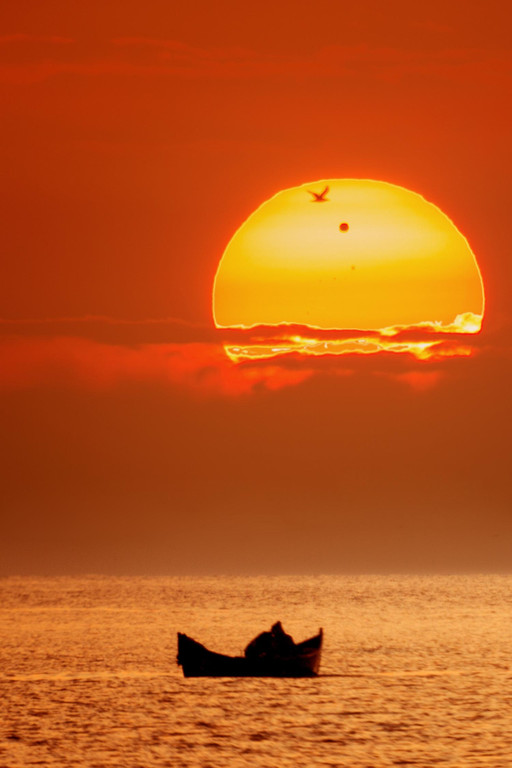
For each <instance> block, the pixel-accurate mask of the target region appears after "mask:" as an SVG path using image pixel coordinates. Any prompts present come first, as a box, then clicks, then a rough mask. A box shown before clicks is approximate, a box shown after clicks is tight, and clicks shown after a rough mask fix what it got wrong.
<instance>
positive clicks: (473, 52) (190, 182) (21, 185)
mask: <svg viewBox="0 0 512 768" xmlns="http://www.w3.org/2000/svg"><path fill="white" fill-rule="evenodd" d="M2 11H3V23H2V28H1V30H0V105H1V110H2V116H3V117H2V121H1V123H0V134H1V137H2V141H1V142H0V152H1V167H2V179H3V184H2V186H1V194H2V201H1V211H2V236H3V243H2V253H3V256H4V258H3V260H2V263H3V265H4V266H3V279H2V281H1V282H0V317H1V318H2V320H1V323H0V334H1V335H0V347H1V355H2V366H1V370H0V388H1V393H2V400H1V402H2V406H1V407H2V423H3V427H4V428H3V457H2V473H3V475H4V477H3V478H1V482H0V486H1V488H2V494H3V496H4V499H3V502H2V509H3V513H2V514H3V517H2V536H1V537H0V573H2V574H9V573H69V572H118V573H153V572H156V573H186V572H192V573H195V572H205V573H221V572H238V571H250V572H264V571H268V572H279V571H281V572H283V571H288V572H290V571H297V572H298V571H308V572H310V571H317V572H322V571H327V572H328V571H345V570H350V571H383V570H387V571H394V570H445V571H446V570H457V569H463V570H468V569H469V570H481V569H485V570H503V569H507V568H509V567H510V561H511V559H510V552H511V551H512V509H511V502H512V498H511V497H512V492H511V484H510V480H509V466H510V447H509V435H510V430H511V426H512V425H511V423H510V422H511V418H510V417H511V409H510V383H509V382H510V376H511V373H512V365H511V362H512V361H511V349H512V344H511V337H510V333H511V329H512V303H511V301H510V294H511V286H512V267H511V265H512V260H511V258H510V253H511V247H512V234H511V229H510V226H509V218H510V216H509V209H510V204H511V194H510V178H512V173H511V171H512V168H511V150H510V103H511V81H512V77H511V75H512V56H511V51H510V31H509V30H510V24H511V22H512V11H509V10H508V8H507V6H506V4H505V3H503V2H501V0H500V2H493V1H492V0H491V2H488V3H486V4H485V8H484V7H483V6H481V5H478V6H477V5H471V4H467V3H463V2H450V0H447V1H445V2H438V1H437V0H436V1H435V2H431V3H429V4H428V8H427V7H420V6H418V7H416V6H414V4H411V3H406V2H395V1H393V0H390V2H389V3H382V2H376V1H375V2H369V1H366V2H365V1H364V0H362V2H359V3H357V4H356V3H352V4H344V3H340V2H338V0H332V2H331V1H330V0H325V1H324V2H321V3H316V4H315V3H312V2H310V1H309V0H308V2H302V0H294V2H293V3H292V2H279V3H270V2H266V1H264V2H260V3H258V4H256V5H254V4H253V5H250V4H249V5H247V4H245V5H244V4H241V3H239V2H233V1H230V2H227V1H226V0H224V1H222V0H221V1H220V2H218V3H216V4H212V3H206V2H204V0H203V1H200V2H193V1H191V2H189V3H184V4H182V5H181V6H180V7H179V8H178V7H177V5H176V4H175V3H169V2H167V1H164V0H162V2H158V1H157V0H148V1H147V2H145V3H139V2H136V3H135V2H130V0H123V2H117V1H116V0H112V1H111V2H109V3H104V2H98V1H97V0H91V1H90V2H88V3H84V4H82V3H75V2H65V1H64V0H48V2H45V3H41V2H38V0H31V1H24V0H16V2H14V1H10V0H7V2H4V3H3V6H2ZM322 178H331V179H332V178H372V179H382V180H384V181H388V182H391V183H393V184H398V185H401V186H403V187H405V188H407V189H411V190H414V191H416V192H418V193H420V194H422V195H423V196H424V197H426V198H427V199H428V200H431V201H432V202H434V203H435V204H436V205H437V206H439V208H441V210H443V211H444V212H445V213H446V214H447V215H448V216H449V217H450V218H451V219H452V220H453V221H454V222H455V223H456V225H457V227H458V228H459V229H460V231H461V232H462V233H463V234H464V235H465V236H466V237H467V239H468V241H469V243H470V245H471V248H472V250H473V251H474V253H475V254H476V257H477V259H478V263H479V266H480V269H481V272H482V276H483V280H484V283H485V294H486V315H485V321H484V328H483V331H482V332H481V334H479V335H478V336H477V337H476V338H475V339H472V341H471V344H472V345H473V354H472V355H470V356H469V357H459V358H457V359H453V358H452V359H450V358H440V359H434V360H432V361H428V362H425V361H418V360H414V359H412V358H410V357H409V356H407V355H402V356H399V357H397V356H396V355H393V354H391V353H382V354H379V355H375V356H370V357H365V358H364V359H363V358H361V357H357V358H356V357H351V356H349V357H345V358H343V360H342V361H341V362H340V360H333V359H329V358H320V359H314V360H308V361H306V362H304V361H302V360H301V361H298V360H296V359H293V358H290V359H286V360H284V359H283V360H281V361H279V362H275V361H262V362H259V363H250V364H242V365H238V366H237V365H233V364H232V363H231V362H230V361H229V360H228V359H227V358H226V356H225V355H224V353H223V351H222V346H221V342H223V341H225V342H229V343H231V342H232V341H233V340H234V341H235V343H236V333H231V334H230V333H228V332H226V333H225V334H221V337H219V335H218V334H217V333H216V332H215V329H214V328H213V321H212V317H211V290H212V283H213V278H214V275H215V271H216V269H217V265H218V262H219V259H220V257H221V255H222V253H223V251H224V249H225V247H226V245H227V243H228V241H229V239H230V238H231V237H232V235H233V234H234V232H235V231H236V229H237V228H238V227H239V226H240V225H241V223H242V222H243V221H244V220H245V219H246V218H247V216H248V215H249V214H250V213H251V212H252V211H254V210H255V209H256V208H257V207H258V206H259V205H260V204H261V203H262V202H263V201H264V200H266V199H268V198H270V197H271V196H272V195H274V194H275V193H276V192H278V191H279V190H280V189H284V188H288V187H293V186H297V185H300V184H302V183H304V182H307V181H309V180H311V179H322ZM370 358H371V359H370Z"/></svg>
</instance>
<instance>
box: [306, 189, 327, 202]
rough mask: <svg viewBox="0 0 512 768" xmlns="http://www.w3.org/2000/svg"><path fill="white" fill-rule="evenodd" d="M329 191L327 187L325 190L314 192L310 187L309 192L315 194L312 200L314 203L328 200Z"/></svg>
mask: <svg viewBox="0 0 512 768" xmlns="http://www.w3.org/2000/svg"><path fill="white" fill-rule="evenodd" d="M328 191H329V187H326V188H325V189H324V191H323V192H312V191H311V190H310V189H308V192H309V194H310V195H313V198H314V199H313V200H311V202H312V203H326V202H327V201H328V198H327V197H326V194H327V193H328Z"/></svg>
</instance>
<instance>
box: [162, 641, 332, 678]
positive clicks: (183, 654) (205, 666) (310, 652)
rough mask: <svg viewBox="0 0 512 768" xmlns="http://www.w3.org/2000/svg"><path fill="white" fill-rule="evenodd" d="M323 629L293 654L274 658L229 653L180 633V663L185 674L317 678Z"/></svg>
mask: <svg viewBox="0 0 512 768" xmlns="http://www.w3.org/2000/svg"><path fill="white" fill-rule="evenodd" d="M321 649H322V630H320V632H319V634H318V635H315V636H314V637H311V638H310V639H309V640H304V642H302V643H297V644H296V645H295V647H294V649H293V653H290V654H288V655H286V656H279V657H274V658H272V659H268V658H266V659H248V658H246V657H245V656H225V655H224V654H222V653H215V652H214V651H210V650H208V648H206V647H205V646H204V645H201V643H198V642H197V641H196V640H193V639H192V638H191V637H188V635H185V634H182V633H181V632H178V657H177V661H178V664H179V665H180V666H181V667H182V668H183V674H184V676H185V677H316V676H317V674H318V670H319V667H320V654H321Z"/></svg>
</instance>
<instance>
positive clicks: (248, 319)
mask: <svg viewBox="0 0 512 768" xmlns="http://www.w3.org/2000/svg"><path fill="white" fill-rule="evenodd" d="M483 314H484V290H483V283H482V278H481V274H480V271H479V268H478V264H477V261H476V258H475V256H474V254H473V252H472V251H471V248H470V246H469V244H468V242H467V240H466V238H465V237H464V236H463V235H462V234H461V232H459V230H458V229H457V227H456V226H455V224H454V223H453V222H452V221H451V220H450V219H449V218H448V216H446V215H445V214H444V213H443V212H442V211H441V210H440V209H439V208H438V207H437V206H435V205H434V204H433V203H431V202H428V201H427V200H425V198H423V197H422V196H421V195H419V194H417V193H415V192H412V191H410V190H407V189H404V188H403V187H400V186H397V185H394V184H389V183H387V182H383V181H372V180H366V179H365V180H361V179H323V180H320V181H316V182H310V183H307V184H302V185H301V186H298V187H293V188H290V189H285V190H283V191H281V192H279V193H278V194H276V195H274V197H272V198H271V199H270V200H267V201H266V202H265V203H263V204H262V205H261V206H260V207H259V208H258V209H257V210H256V211H255V212H254V213H253V214H251V216H249V218H248V219H247V220H246V221H245V222H244V223H243V224H242V226H241V227H240V228H239V229H238V231H237V232H236V233H235V234H234V236H233V238H232V239H231V241H230V242H229V244H228V246H227V248H226V250H225V251H224V254H223V256H222V259H221V261H220V263H219V266H218V269H217V274H216V276H215V282H214V289H213V316H214V321H215V324H216V326H217V327H218V328H245V329H250V328H254V327H255V326H289V325H299V326H304V327H306V328H309V329H321V330H335V331H355V332H368V331H372V332H378V333H380V334H383V335H388V336H389V335H390V334H392V333H393V332H394V330H396V329H404V328H407V329H418V328H423V329H426V328H428V329H429V330H430V331H431V332H432V331H435V332H439V333H454V332H457V333H475V332H477V331H479V330H480V327H481V323H482V319H483Z"/></svg>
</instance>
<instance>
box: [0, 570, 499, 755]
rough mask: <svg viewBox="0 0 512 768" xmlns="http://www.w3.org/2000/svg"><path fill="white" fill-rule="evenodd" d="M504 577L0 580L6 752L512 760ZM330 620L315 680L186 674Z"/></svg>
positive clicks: (0, 696) (0, 746) (0, 740)
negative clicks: (207, 660) (183, 661)
mask: <svg viewBox="0 0 512 768" xmlns="http://www.w3.org/2000/svg"><path fill="white" fill-rule="evenodd" d="M511 608H512V577H511V576H471V577H371V576H361V577H342V576H335V577H333V576H324V577H286V578H284V577H273V578H271V577H268V578H267V577H261V578H228V577H226V578H220V577H219V578H202V579H192V578H190V579H188V578H123V579H116V578H110V577H90V578H61V579H40V578H38V579H28V578H9V579H3V580H0V708H1V711H2V717H1V718H0V768H4V767H5V768H7V767H8V768H18V766H32V765H33V766H35V765H37V766H52V767H54V766H75V765H76V766H98V768H100V767H103V766H105V767H107V768H108V766H126V767H129V766H141V768H142V767H144V768H146V767H147V768H150V767H151V766H173V768H179V767H180V766H182V767H183V768H192V766H201V768H208V767H209V766H210V767H211V768H213V767H215V768H217V767H219V768H220V766H222V767H224V766H229V767H231V766H232V767H233V768H237V767H238V766H255V768H259V767H263V766H265V768H285V767H287V766H308V767H313V766H347V768H363V767H364V768H370V767H373V768H385V767H386V766H397V765H401V766H406V765H413V766H423V767H424V768H432V767H433V766H442V767H443V768H448V766H450V767H453V766H457V767H460V768H472V767H473V766H488V767H489V768H505V767H506V768H510V766H511V765H512V757H511V756H512V672H511V667H512V661H511V654H512V646H511V642H510V634H511V621H510V616H511ZM278 619H280V620H281V621H282V622H283V625H284V627H285V629H286V630H287V631H288V632H290V633H291V634H292V635H293V636H294V638H295V639H296V640H303V639H305V638H306V637H309V636H310V635H313V634H315V633H316V631H317V630H318V628H319V627H320V626H323V628H324V631H325V644H324V652H323V659H322V666H321V676H320V677H319V678H317V679H313V680H257V679H253V680H250V679H246V680H244V679H189V680H185V679H184V678H183V676H182V672H181V669H180V668H178V667H177V666H176V664H175V656H176V632H177V631H178V630H180V631H184V632H187V634H190V635H192V636H193V637H195V638H196V639H198V640H200V641H201V642H203V643H205V644H206V645H208V646H209V647H211V648H212V649H214V650H218V651H221V652H225V653H233V654H239V653H241V651H242V650H243V648H244V646H245V645H246V643H247V642H248V641H249V640H250V639H251V638H252V637H253V636H254V635H256V634H257V633H258V632H259V631H261V630H262V629H268V628H269V627H270V625H271V624H272V623H273V622H274V621H277V620H278Z"/></svg>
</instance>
